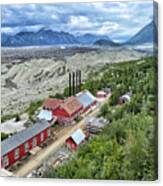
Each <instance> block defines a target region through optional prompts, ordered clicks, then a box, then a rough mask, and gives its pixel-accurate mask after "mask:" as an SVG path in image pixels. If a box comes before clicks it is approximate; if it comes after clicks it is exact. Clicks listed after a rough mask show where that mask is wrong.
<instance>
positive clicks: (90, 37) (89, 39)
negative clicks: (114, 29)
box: [76, 33, 110, 44]
mask: <svg viewBox="0 0 163 186" xmlns="http://www.w3.org/2000/svg"><path fill="white" fill-rule="evenodd" d="M76 38H77V40H78V41H79V42H80V43H81V44H93V43H95V42H96V41H98V40H100V39H106V40H110V39H109V37H108V36H106V35H94V34H89V33H88V34H84V35H80V36H77V37H76Z"/></svg>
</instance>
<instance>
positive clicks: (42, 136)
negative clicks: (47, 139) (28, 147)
mask: <svg viewBox="0 0 163 186" xmlns="http://www.w3.org/2000/svg"><path fill="white" fill-rule="evenodd" d="M40 138H41V141H44V133H43V132H42V133H41V137H40Z"/></svg>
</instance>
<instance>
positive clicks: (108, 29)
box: [97, 21, 119, 35]
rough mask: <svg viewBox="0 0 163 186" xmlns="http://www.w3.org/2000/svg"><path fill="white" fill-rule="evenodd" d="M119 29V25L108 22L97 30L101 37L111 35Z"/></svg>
mask: <svg viewBox="0 0 163 186" xmlns="http://www.w3.org/2000/svg"><path fill="white" fill-rule="evenodd" d="M118 28H119V24H118V23H114V22H110V21H106V22H104V23H103V24H102V25H101V27H100V28H99V30H97V33H98V34H100V35H104V34H110V33H112V32H113V31H115V30H117V29H118Z"/></svg>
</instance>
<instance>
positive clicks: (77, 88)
mask: <svg viewBox="0 0 163 186" xmlns="http://www.w3.org/2000/svg"><path fill="white" fill-rule="evenodd" d="M78 77H79V76H78V70H77V71H76V89H75V91H76V92H75V93H78V92H79V82H78V79H79V78H78Z"/></svg>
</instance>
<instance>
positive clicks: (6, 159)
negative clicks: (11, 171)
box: [2, 155, 9, 167]
mask: <svg viewBox="0 0 163 186" xmlns="http://www.w3.org/2000/svg"><path fill="white" fill-rule="evenodd" d="M2 165H3V167H6V166H8V165H9V159H8V156H7V155H6V156H4V157H3V158H2Z"/></svg>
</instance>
